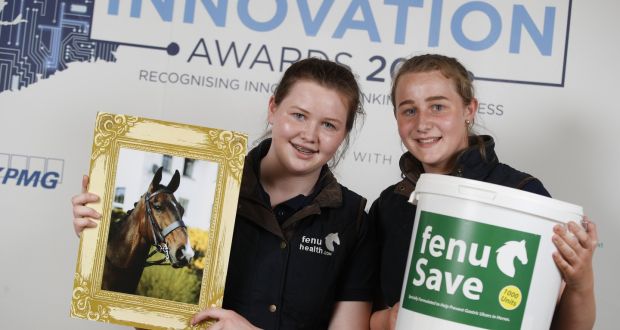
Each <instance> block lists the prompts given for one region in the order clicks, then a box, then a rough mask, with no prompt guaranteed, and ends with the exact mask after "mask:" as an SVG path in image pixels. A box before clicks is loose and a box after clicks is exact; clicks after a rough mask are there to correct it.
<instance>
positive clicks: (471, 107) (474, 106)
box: [465, 97, 478, 122]
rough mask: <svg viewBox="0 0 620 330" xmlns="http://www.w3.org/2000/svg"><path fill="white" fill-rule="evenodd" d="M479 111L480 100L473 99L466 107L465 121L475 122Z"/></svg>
mask: <svg viewBox="0 0 620 330" xmlns="http://www.w3.org/2000/svg"><path fill="white" fill-rule="evenodd" d="M477 111H478V99H477V98H475V97H474V98H472V99H471V102H469V104H468V105H467V106H466V107H465V119H467V120H469V121H471V122H473V121H474V118H475V117H476V112H477Z"/></svg>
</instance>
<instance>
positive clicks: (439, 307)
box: [402, 211, 540, 329]
mask: <svg viewBox="0 0 620 330" xmlns="http://www.w3.org/2000/svg"><path fill="white" fill-rule="evenodd" d="M539 243H540V236H539V235H535V234H531V233H526V232H522V231H517V230H512V229H508V228H504V227H498V226H494V225H489V224H484V223H479V222H475V221H469V220H465V219H459V218H455V217H449V216H445V215H441V214H436V213H431V212H426V211H421V213H420V219H419V225H418V230H417V233H416V241H415V245H414V247H413V253H412V258H411V265H410V269H409V274H406V275H407V282H406V286H405V293H404V298H403V301H402V305H403V308H406V309H408V310H411V311H414V312H418V313H422V314H426V315H430V316H433V317H437V318H441V319H445V320H450V321H454V322H458V323H462V324H467V325H471V326H477V327H483V328H490V329H519V328H520V327H521V323H522V320H523V313H524V311H525V306H526V303H527V299H528V293H529V289H530V283H531V280H532V274H533V271H534V265H535V262H536V254H537V253H538V247H539Z"/></svg>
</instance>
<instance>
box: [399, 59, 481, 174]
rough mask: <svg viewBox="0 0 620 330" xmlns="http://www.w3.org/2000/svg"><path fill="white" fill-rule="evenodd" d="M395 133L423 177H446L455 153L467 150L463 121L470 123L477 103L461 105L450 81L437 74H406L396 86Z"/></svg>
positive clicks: (461, 102)
mask: <svg viewBox="0 0 620 330" xmlns="http://www.w3.org/2000/svg"><path fill="white" fill-rule="evenodd" d="M395 103H396V121H397V123H398V133H399V135H400V138H401V140H402V141H403V144H404V145H405V147H406V148H407V150H408V151H409V152H410V153H411V154H412V155H413V156H415V157H416V158H417V159H418V160H419V161H420V162H421V163H422V165H423V167H424V171H425V172H427V173H447V172H448V171H450V169H451V168H452V166H453V162H454V159H455V157H456V155H457V153H458V152H460V151H461V150H463V149H465V148H467V146H468V140H467V137H468V132H467V127H466V124H465V121H466V120H469V121H473V118H474V115H475V110H476V109H477V105H478V103H477V101H476V100H475V99H474V100H472V102H471V103H470V104H464V101H463V98H462V97H461V96H460V95H459V94H458V92H457V91H456V87H455V84H454V81H453V80H452V79H449V78H446V77H444V76H443V74H441V72H439V71H429V72H415V73H406V74H404V75H402V76H401V77H400V79H399V80H398V83H397V86H396V93H395Z"/></svg>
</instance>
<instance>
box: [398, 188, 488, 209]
mask: <svg viewBox="0 0 620 330" xmlns="http://www.w3.org/2000/svg"><path fill="white" fill-rule="evenodd" d="M458 192H459V194H461V195H465V196H467V197H469V198H471V199H473V200H477V201H479V202H487V201H493V200H495V198H496V197H497V192H495V191H492V190H486V189H480V188H478V187H472V186H468V185H463V184H460V185H458ZM419 196H420V194H419V193H418V192H417V190H414V191H413V192H412V193H411V195H410V196H409V203H411V204H413V205H418V200H419V199H420V198H419Z"/></svg>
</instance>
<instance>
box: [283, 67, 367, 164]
mask: <svg viewBox="0 0 620 330" xmlns="http://www.w3.org/2000/svg"><path fill="white" fill-rule="evenodd" d="M300 80H305V81H311V82H315V83H317V84H319V85H321V86H323V87H326V88H330V89H334V90H335V91H336V92H338V94H340V95H341V96H343V97H344V98H345V99H346V106H347V110H348V111H347V121H346V125H345V127H346V131H347V134H346V136H345V139H344V141H343V142H342V144H341V146H340V150H339V152H338V154H337V155H336V156H334V158H333V159H332V160H331V161H330V166H332V167H333V166H336V165H337V164H338V162H339V161H340V158H341V157H342V155H343V154H344V153H345V151H346V150H347V148H348V147H349V133H350V132H351V129H352V128H353V126H354V124H355V121H356V119H357V118H358V115H360V116H361V117H363V116H364V115H365V113H364V108H363V107H362V103H361V100H362V96H361V95H362V92H361V90H360V87H359V85H358V84H357V79H356V78H355V75H354V74H353V72H351V70H350V69H349V68H348V67H346V66H344V65H342V64H339V63H336V62H332V61H328V60H323V59H318V58H307V59H303V60H301V61H298V62H296V63H293V64H292V65H291V66H290V67H289V68H288V69H287V70H286V71H285V72H284V75H283V76H282V79H280V83H279V84H278V87H277V88H276V90H275V91H274V93H273V98H274V102H275V104H276V105H277V104H280V102H282V100H284V98H286V96H287V95H288V93H289V92H290V90H291V88H292V87H293V85H295V83H296V82H298V81H300Z"/></svg>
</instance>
